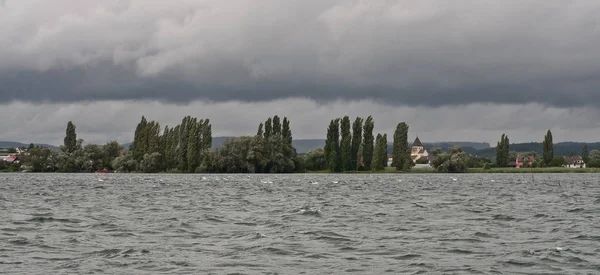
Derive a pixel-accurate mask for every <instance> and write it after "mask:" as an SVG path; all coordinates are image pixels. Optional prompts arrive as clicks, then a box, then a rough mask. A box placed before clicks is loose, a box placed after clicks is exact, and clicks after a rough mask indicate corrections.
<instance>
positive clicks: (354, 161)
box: [350, 117, 363, 170]
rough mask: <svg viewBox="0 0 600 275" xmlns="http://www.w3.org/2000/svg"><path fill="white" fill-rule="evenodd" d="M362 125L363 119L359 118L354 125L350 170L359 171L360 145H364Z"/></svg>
mask: <svg viewBox="0 0 600 275" xmlns="http://www.w3.org/2000/svg"><path fill="white" fill-rule="evenodd" d="M362 123H363V119H362V118H360V117H357V118H356V119H355V120H354V123H352V146H351V149H350V164H351V166H350V170H357V169H358V162H359V161H360V160H359V159H358V151H359V150H360V144H361V143H362Z"/></svg>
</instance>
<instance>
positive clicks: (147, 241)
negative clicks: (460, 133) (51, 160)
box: [0, 173, 600, 274]
mask: <svg viewBox="0 0 600 275" xmlns="http://www.w3.org/2000/svg"><path fill="white" fill-rule="evenodd" d="M97 177H98V176H96V175H93V174H20V173H17V174H0V270H1V273H6V274H301V273H304V274H339V273H355V274H597V273H598V271H599V270H600V248H598V246H599V245H600V235H598V233H597V232H598V230H599V229H600V227H598V224H600V217H599V216H598V215H597V213H599V212H600V199H599V198H600V186H599V185H598V184H597V183H598V182H600V179H599V177H600V176H597V175H594V174H581V175H579V174H578V175H570V174H569V175H550V174H540V175H535V177H536V179H535V183H529V181H530V180H531V175H524V174H502V175H494V174H489V175H488V174H485V175H483V174H482V175H477V174H473V175H471V174H469V175H460V180H459V181H456V182H454V181H449V180H448V176H447V175H437V174H432V175H405V174H399V175H392V174H388V175H384V174H381V175H125V174H114V175H113V174H109V175H102V179H103V181H102V182H99V181H98V178H97ZM557 182H560V183H561V185H558V184H556V183H557Z"/></svg>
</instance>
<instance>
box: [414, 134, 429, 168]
mask: <svg viewBox="0 0 600 275" xmlns="http://www.w3.org/2000/svg"><path fill="white" fill-rule="evenodd" d="M410 157H411V158H412V160H413V162H416V161H417V160H418V159H420V158H425V159H428V157H429V153H428V152H427V150H425V147H423V143H421V140H419V137H417V138H416V139H415V142H413V144H412V150H411V151H410Z"/></svg>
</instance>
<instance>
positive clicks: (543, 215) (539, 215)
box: [533, 214, 548, 218]
mask: <svg viewBox="0 0 600 275" xmlns="http://www.w3.org/2000/svg"><path fill="white" fill-rule="evenodd" d="M533 217H534V218H547V217H548V215H546V214H535V216H533Z"/></svg>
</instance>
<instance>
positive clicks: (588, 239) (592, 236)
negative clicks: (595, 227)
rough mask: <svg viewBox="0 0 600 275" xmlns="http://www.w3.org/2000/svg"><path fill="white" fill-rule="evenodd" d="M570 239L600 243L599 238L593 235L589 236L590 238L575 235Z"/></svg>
mask: <svg viewBox="0 0 600 275" xmlns="http://www.w3.org/2000/svg"><path fill="white" fill-rule="evenodd" d="M572 239H575V240H586V241H596V242H600V236H595V235H591V236H590V235H577V236H575V237H573V238H572Z"/></svg>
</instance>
